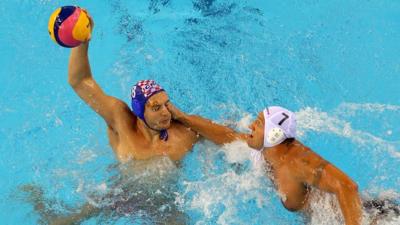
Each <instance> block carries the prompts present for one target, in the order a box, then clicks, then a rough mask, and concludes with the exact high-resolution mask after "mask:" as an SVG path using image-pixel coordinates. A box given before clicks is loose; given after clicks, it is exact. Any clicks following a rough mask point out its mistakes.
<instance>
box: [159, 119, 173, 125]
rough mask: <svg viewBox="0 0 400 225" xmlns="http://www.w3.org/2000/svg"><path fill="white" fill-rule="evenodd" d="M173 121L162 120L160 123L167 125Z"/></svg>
mask: <svg viewBox="0 0 400 225" xmlns="http://www.w3.org/2000/svg"><path fill="white" fill-rule="evenodd" d="M170 121H171V119H165V120H161V121H160V123H161V124H167V123H169V122H170Z"/></svg>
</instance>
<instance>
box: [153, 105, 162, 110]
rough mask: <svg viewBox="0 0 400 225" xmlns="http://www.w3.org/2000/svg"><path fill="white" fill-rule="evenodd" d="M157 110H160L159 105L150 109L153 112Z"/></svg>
mask: <svg viewBox="0 0 400 225" xmlns="http://www.w3.org/2000/svg"><path fill="white" fill-rule="evenodd" d="M158 110H160V106H159V105H156V106H153V108H152V111H153V112H156V111H158Z"/></svg>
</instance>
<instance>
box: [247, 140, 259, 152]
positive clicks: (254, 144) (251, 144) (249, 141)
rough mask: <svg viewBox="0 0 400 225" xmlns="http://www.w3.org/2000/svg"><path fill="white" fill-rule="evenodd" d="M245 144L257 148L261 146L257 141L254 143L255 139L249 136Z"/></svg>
mask: <svg viewBox="0 0 400 225" xmlns="http://www.w3.org/2000/svg"><path fill="white" fill-rule="evenodd" d="M247 145H248V146H249V147H250V148H253V149H257V150H259V149H261V148H262V147H263V146H262V145H260V144H259V143H255V140H253V139H251V138H249V139H247Z"/></svg>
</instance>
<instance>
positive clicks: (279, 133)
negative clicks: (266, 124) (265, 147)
mask: <svg viewBox="0 0 400 225" xmlns="http://www.w3.org/2000/svg"><path fill="white" fill-rule="evenodd" d="M266 139H267V140H266V141H267V143H268V144H269V145H270V146H274V145H277V144H280V143H282V141H283V140H285V139H286V135H285V132H284V131H283V130H282V129H281V128H279V127H274V128H272V129H271V130H269V132H268V134H267V136H266Z"/></svg>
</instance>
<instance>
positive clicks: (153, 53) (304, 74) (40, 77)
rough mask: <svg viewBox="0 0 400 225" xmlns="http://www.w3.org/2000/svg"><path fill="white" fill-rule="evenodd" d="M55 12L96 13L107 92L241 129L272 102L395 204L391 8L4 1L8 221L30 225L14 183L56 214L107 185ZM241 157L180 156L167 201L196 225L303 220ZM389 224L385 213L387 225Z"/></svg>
mask: <svg viewBox="0 0 400 225" xmlns="http://www.w3.org/2000/svg"><path fill="white" fill-rule="evenodd" d="M62 5H80V6H82V7H84V8H87V9H88V11H89V12H90V14H91V15H92V16H93V18H94V20H95V24H96V25H95V29H94V33H93V40H92V41H91V44H90V51H89V55H90V61H91V66H92V72H93V74H94V77H95V79H96V80H97V82H98V83H99V84H100V85H101V87H102V88H103V90H104V91H105V92H106V93H108V94H110V95H113V96H116V97H118V98H120V99H123V100H124V101H126V102H128V101H129V94H130V88H131V86H132V85H133V84H134V83H135V82H136V81H137V80H140V79H148V78H152V79H155V80H157V81H158V82H159V83H160V84H161V85H163V86H164V88H165V89H166V90H167V91H168V94H169V96H170V98H171V100H172V101H173V102H174V103H175V104H176V105H177V106H179V107H180V108H181V109H182V110H184V111H186V112H189V113H195V114H200V115H202V116H205V117H207V118H210V119H213V120H215V121H219V122H224V123H226V124H230V125H231V126H233V127H236V128H238V129H242V130H243V129H244V128H243V127H245V126H246V124H248V123H249V121H250V118H251V116H253V117H254V116H255V115H256V113H257V112H258V111H260V110H261V109H262V108H263V107H265V106H266V105H281V106H284V107H287V108H290V109H292V110H293V111H295V112H296V114H297V117H298V126H299V128H298V129H299V139H300V140H301V141H302V142H304V143H305V144H306V145H308V146H310V147H311V148H313V149H314V150H315V151H316V152H317V153H319V154H320V155H322V156H323V157H324V158H326V159H327V160H329V161H330V162H332V163H333V164H335V165H336V166H337V167H339V168H341V169H342V170H343V171H344V172H346V173H347V174H349V175H350V176H351V177H352V178H353V179H354V180H355V181H356V182H357V183H358V184H359V189H360V192H361V193H362V195H363V196H373V197H377V196H381V197H382V196H386V197H392V198H396V199H399V194H400V191H399V189H400V178H399V177H400V176H399V175H400V171H399V161H400V150H399V147H400V139H399V137H400V128H399V127H398V126H397V124H398V123H399V119H400V111H399V109H400V94H399V91H398V90H399V87H400V86H399V83H400V76H399V72H400V57H399V54H398V53H399V52H400V44H399V43H400V41H399V40H400V30H399V29H398V27H400V2H398V1H389V0H383V1H367V2H365V1H355V0H350V1H340V0H335V1H318V0H305V1H270V0H268V1H261V0H257V1H256V0H248V1H245V0H191V1H184V0H148V1H145V0H140V1H125V0H103V1H47V0H31V1H24V0H18V1H10V0H6V1H2V2H1V3H0V18H1V19H0V21H1V23H0V30H1V33H0V43H1V44H0V53H1V55H0V68H2V69H1V72H0V82H1V89H0V93H1V95H0V96H1V97H0V98H1V101H0V121H1V127H0V141H1V142H0V143H1V157H0V175H1V178H2V179H1V180H2V182H1V187H0V192H1V193H2V195H1V203H0V221H2V222H1V223H2V224H35V223H36V221H37V219H38V218H39V215H38V214H37V213H35V212H34V210H33V209H32V205H30V204H28V203H26V202H23V201H21V200H20V199H21V197H20V193H19V192H18V187H19V186H20V185H23V184H29V183H35V184H39V185H40V186H41V187H42V188H43V190H44V192H45V196H46V197H47V198H52V199H55V200H57V201H59V203H57V204H55V205H56V206H57V207H58V208H57V209H56V210H58V211H59V212H65V211H66V209H65V207H64V208H63V206H62V204H61V202H63V203H65V204H67V205H68V206H71V207H74V206H77V205H80V204H83V203H84V202H85V201H87V200H88V198H89V197H88V196H89V193H91V192H101V191H102V190H103V191H104V189H107V188H109V186H110V184H109V183H108V180H109V179H110V177H112V176H113V175H115V173H116V171H115V169H112V168H113V167H112V166H110V165H114V164H115V163H116V159H115V158H114V155H113V152H112V150H111V148H110V147H109V145H108V141H107V138H106V132H105V128H106V127H105V124H104V122H103V121H102V120H101V119H100V118H99V117H98V116H97V115H96V114H95V113H94V112H92V111H91V110H90V109H89V107H87V106H86V105H85V104H84V103H83V102H82V101H81V100H80V99H79V98H78V97H77V96H76V94H75V93H74V92H73V91H72V89H71V88H70V87H69V86H68V84H67V65H68V56H69V50H68V49H64V48H61V47H59V46H57V45H55V44H54V43H53V42H52V41H51V40H50V38H49V35H48V33H47V21H48V17H49V16H50V14H51V12H52V11H53V10H54V9H56V8H57V7H59V6H62ZM245 149H246V147H245V146H242V145H241V144H238V143H236V144H233V145H229V146H227V147H224V148H218V147H216V146H214V145H212V144H210V143H208V142H202V143H200V144H198V145H197V146H196V147H195V148H194V150H193V151H192V152H191V153H189V154H188V155H187V156H186V158H185V159H184V160H183V162H182V166H181V168H180V169H179V170H180V176H179V181H178V187H177V189H176V190H175V191H176V193H177V194H176V195H177V197H176V199H177V201H178V203H177V204H178V205H179V206H180V207H182V208H183V210H184V211H185V212H187V215H188V216H189V217H190V223H191V224H215V223H218V224H302V223H304V221H303V218H302V217H301V216H300V215H298V214H293V213H290V212H288V211H286V210H285V209H284V208H283V207H282V206H281V205H280V202H279V199H278V197H277V195H276V193H275V192H274V191H273V188H272V185H271V183H270V182H269V181H268V179H267V178H265V177H263V176H260V175H255V171H254V170H253V168H252V166H251V165H249V164H248V163H249V162H248V160H247V158H246V157H247V155H246V151H245ZM235 157H236V158H235ZM237 163H239V164H241V165H242V167H240V168H237V166H236V165H237ZM316 207H319V209H321V211H322V214H321V215H315V216H314V217H313V219H312V221H311V223H312V224H335V223H338V222H337V221H336V219H335V218H332V217H330V216H331V215H332V213H331V212H330V211H329V210H330V209H326V207H327V206H326V204H325V205H324V203H321V204H320V205H317V206H316ZM142 219H143V218H141V219H138V220H135V221H136V222H134V220H133V219H130V218H129V216H128V217H123V218H117V219H111V221H112V222H115V223H116V224H131V223H137V224H140V223H141V222H143V220H142ZM98 220H99V218H93V219H91V220H88V221H87V222H86V223H85V224H96V223H98ZM397 223H399V218H396V217H393V218H389V219H388V220H387V221H385V222H383V223H382V224H397Z"/></svg>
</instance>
